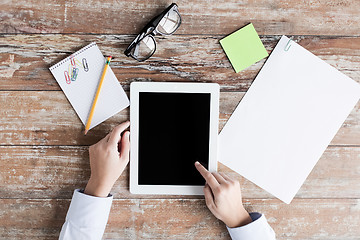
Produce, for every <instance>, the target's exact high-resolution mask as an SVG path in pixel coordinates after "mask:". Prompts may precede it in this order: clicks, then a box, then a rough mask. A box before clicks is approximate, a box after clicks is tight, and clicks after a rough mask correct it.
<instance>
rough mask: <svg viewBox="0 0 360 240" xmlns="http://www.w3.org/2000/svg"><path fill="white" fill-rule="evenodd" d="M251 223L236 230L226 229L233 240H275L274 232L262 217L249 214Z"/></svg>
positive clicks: (256, 214)
mask: <svg viewBox="0 0 360 240" xmlns="http://www.w3.org/2000/svg"><path fill="white" fill-rule="evenodd" d="M250 217H251V219H252V220H253V221H252V222H251V223H249V224H247V225H245V226H242V227H237V228H229V227H227V229H228V231H229V234H230V236H231V239H233V240H260V239H261V240H275V232H274V230H273V229H272V228H271V227H270V225H269V223H268V222H267V221H266V218H265V216H264V215H262V214H260V213H257V212H254V213H250Z"/></svg>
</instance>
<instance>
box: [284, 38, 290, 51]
mask: <svg viewBox="0 0 360 240" xmlns="http://www.w3.org/2000/svg"><path fill="white" fill-rule="evenodd" d="M291 41H292V40H291V39H289V41H288V42H287V44H286V46H285V48H284V51H285V52H287V51H289V49H290V47H291Z"/></svg>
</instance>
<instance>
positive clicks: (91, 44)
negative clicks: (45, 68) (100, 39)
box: [49, 42, 96, 70]
mask: <svg viewBox="0 0 360 240" xmlns="http://www.w3.org/2000/svg"><path fill="white" fill-rule="evenodd" d="M93 46H96V42H92V43H90V44H89V45H87V46H85V47H83V48H81V49H80V50H79V51H77V52H75V53H73V54H71V55H70V56H68V57H67V58H65V59H63V60H62V61H60V62H58V63H57V64H55V65H53V66H51V67H50V68H49V69H50V70H53V69H55V68H57V67H60V66H61V65H62V64H64V63H66V62H67V61H69V60H70V59H71V58H73V57H76V56H77V55H79V54H81V53H83V52H85V51H86V50H88V49H89V48H91V47H93Z"/></svg>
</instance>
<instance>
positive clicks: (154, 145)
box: [130, 82, 219, 195]
mask: <svg viewBox="0 0 360 240" xmlns="http://www.w3.org/2000/svg"><path fill="white" fill-rule="evenodd" d="M218 122H219V85H218V84H215V83H155V82H133V83H131V85H130V145H131V146H130V147H131V148H130V192H131V193H135V194H174V195H203V194H204V193H203V187H204V184H205V180H204V179H203V178H202V176H201V175H200V173H198V171H197V170H196V168H195V166H194V163H195V162H196V161H199V162H200V163H201V164H202V165H203V166H204V167H206V168H207V169H208V170H210V171H216V170H217V136H218Z"/></svg>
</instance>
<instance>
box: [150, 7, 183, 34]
mask: <svg viewBox="0 0 360 240" xmlns="http://www.w3.org/2000/svg"><path fill="white" fill-rule="evenodd" d="M180 22H181V20H180V15H179V13H178V12H177V11H175V10H174V9H172V10H170V11H169V12H167V14H166V15H165V16H164V17H163V18H162V19H161V20H160V23H159V25H158V26H157V28H156V30H157V31H158V32H160V33H162V34H172V33H173V32H175V30H176V29H177V27H178V26H179V24H180Z"/></svg>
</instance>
